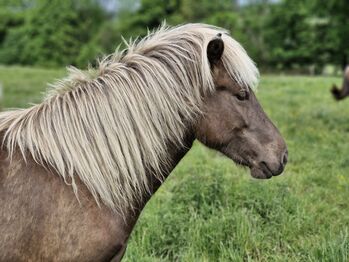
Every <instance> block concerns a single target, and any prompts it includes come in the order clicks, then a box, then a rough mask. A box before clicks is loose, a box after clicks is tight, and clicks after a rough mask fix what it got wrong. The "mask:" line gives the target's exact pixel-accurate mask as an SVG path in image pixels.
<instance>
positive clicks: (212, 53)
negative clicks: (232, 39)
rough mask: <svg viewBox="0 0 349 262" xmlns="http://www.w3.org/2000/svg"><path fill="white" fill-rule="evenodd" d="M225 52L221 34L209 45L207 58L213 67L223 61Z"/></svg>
mask: <svg viewBox="0 0 349 262" xmlns="http://www.w3.org/2000/svg"><path fill="white" fill-rule="evenodd" d="M223 51H224V42H223V40H222V34H221V33H219V34H217V36H215V37H214V38H213V39H212V40H211V41H210V42H209V43H208V45H207V57H208V60H209V61H210V63H211V65H214V64H216V63H217V62H218V61H219V59H221V57H222V54H223Z"/></svg>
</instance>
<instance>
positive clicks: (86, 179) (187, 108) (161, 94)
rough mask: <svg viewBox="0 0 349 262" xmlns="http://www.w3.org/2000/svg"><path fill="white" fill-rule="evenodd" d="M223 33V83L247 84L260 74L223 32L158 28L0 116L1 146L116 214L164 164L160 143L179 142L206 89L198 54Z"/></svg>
mask: <svg viewBox="0 0 349 262" xmlns="http://www.w3.org/2000/svg"><path fill="white" fill-rule="evenodd" d="M217 33H223V36H222V37H223V41H224V43H225V49H224V53H223V58H222V61H223V64H224V66H225V68H226V70H227V71H228V72H229V74H230V75H231V77H233V78H235V80H236V81H237V82H238V83H239V84H241V85H245V86H254V85H255V84H256V83H257V81H258V71H257V69H256V67H255V65H254V63H253V62H252V61H251V59H250V58H249V57H248V56H247V54H246V52H245V51H244V49H243V48H242V47H241V46H240V44H238V43H237V42H236V41H235V40H234V39H232V38H231V37H230V36H229V35H228V34H227V32H226V31H225V30H224V29H221V28H217V27H213V26H209V25H204V24H187V25H182V26H178V27H172V28H171V27H166V26H162V27H161V28H160V29H158V30H156V31H154V32H150V33H148V35H147V36H146V37H145V38H144V39H142V40H140V41H137V42H131V43H129V46H128V48H127V50H124V51H122V52H118V51H117V52H115V53H114V54H112V55H110V56H108V57H106V58H105V59H103V60H102V61H101V62H99V66H98V68H95V69H89V70H87V71H80V70H78V69H75V68H70V69H69V75H68V77H67V78H65V79H63V80H61V81H59V82H58V83H56V84H55V85H54V86H53V88H52V89H51V90H49V91H48V93H47V95H46V98H45V99H44V101H43V102H42V103H40V104H38V105H35V106H32V107H31V108H28V109H18V110H13V111H8V112H3V113H1V114H0V132H3V133H4V134H5V135H4V140H3V146H4V147H5V149H6V150H7V151H8V153H9V156H10V157H12V156H13V154H14V153H15V152H17V151H19V152H20V153H21V154H22V155H23V158H24V159H26V158H27V157H28V156H31V157H32V158H33V159H34V160H35V161H36V162H37V163H38V164H40V165H43V166H45V167H48V168H53V169H54V170H55V171H56V172H57V173H58V174H59V175H60V176H62V177H63V178H64V180H65V181H66V183H69V184H71V185H72V187H73V189H74V192H75V193H76V194H77V193H78V188H77V185H76V179H77V178H79V179H80V180H81V181H82V182H83V183H84V184H85V185H86V187H87V188H88V189H89V191H90V192H91V193H92V195H93V196H94V197H95V199H96V201H97V202H99V201H102V202H103V203H104V204H105V205H107V206H109V207H110V208H111V209H113V210H114V211H116V212H121V213H123V212H124V211H125V210H126V209H129V208H132V207H134V205H135V203H136V202H137V201H138V200H139V197H140V196H142V195H144V194H143V193H144V192H147V191H149V177H148V176H147V173H146V171H147V170H148V171H149V170H152V171H153V172H154V175H155V176H157V178H158V179H160V180H161V179H162V177H161V170H160V168H161V166H162V165H163V164H164V163H166V162H167V159H166V155H167V154H166V152H165V150H166V147H165V146H164V145H165V144H166V143H167V142H168V141H171V142H173V143H178V144H180V143H181V142H182V139H183V135H184V132H185V128H186V124H185V123H188V122H190V121H194V120H195V117H196V116H197V115H198V114H200V108H201V105H202V98H203V97H204V95H205V94H208V93H209V92H211V91H213V90H214V84H213V79H212V75H211V69H210V65H209V61H208V59H207V55H206V47H207V44H208V43H209V41H210V40H211V39H212V38H213V37H214V36H216V35H217Z"/></svg>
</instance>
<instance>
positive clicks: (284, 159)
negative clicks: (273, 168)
mask: <svg viewBox="0 0 349 262" xmlns="http://www.w3.org/2000/svg"><path fill="white" fill-rule="evenodd" d="M287 159H288V151H287V150H286V151H285V153H284V155H283V157H282V165H283V166H285V165H286V164H287Z"/></svg>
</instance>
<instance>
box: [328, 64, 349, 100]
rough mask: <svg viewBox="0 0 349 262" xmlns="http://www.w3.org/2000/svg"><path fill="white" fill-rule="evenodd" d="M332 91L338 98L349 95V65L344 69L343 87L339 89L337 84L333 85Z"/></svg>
mask: <svg viewBox="0 0 349 262" xmlns="http://www.w3.org/2000/svg"><path fill="white" fill-rule="evenodd" d="M331 92H332V94H333V96H334V98H335V99H336V100H342V99H344V98H346V97H347V96H349V66H347V67H346V68H345V70H344V76H343V84H342V88H341V89H339V88H338V87H337V86H336V85H333V87H332V89H331Z"/></svg>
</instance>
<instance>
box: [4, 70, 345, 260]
mask: <svg viewBox="0 0 349 262" xmlns="http://www.w3.org/2000/svg"><path fill="white" fill-rule="evenodd" d="M64 75H65V72H64V70H48V69H32V68H23V67H0V82H1V83H2V85H3V86H4V97H5V99H4V101H3V106H4V107H6V108H13V107H27V106H29V104H30V103H37V102H39V101H40V99H41V97H42V92H44V90H45V89H46V86H47V85H46V83H52V82H54V79H56V78H60V77H62V76H64ZM333 83H336V84H337V85H340V84H341V79H340V78H339V77H306V76H282V75H278V76H276V75H266V76H262V78H261V83H260V86H259V88H258V91H257V96H258V98H259V100H260V102H261V104H262V106H263V108H264V109H265V111H266V112H267V114H268V115H269V116H270V118H271V119H272V120H273V122H274V123H275V124H276V125H277V127H278V128H279V129H280V131H281V133H282V135H283V136H284V138H285V140H286V142H287V145H288V148H289V163H288V165H287V167H286V170H285V172H284V173H283V175H281V176H278V177H275V178H272V179H271V180H266V181H261V180H255V179H253V178H251V177H250V174H249V171H248V170H247V169H244V168H241V167H237V166H236V165H235V164H234V163H233V162H232V161H231V160H229V159H227V158H225V157H224V156H222V155H221V154H219V153H217V152H214V151H211V150H208V149H207V148H205V147H204V146H202V145H201V144H200V143H198V142H196V143H195V145H194V147H193V148H192V149H191V151H190V152H189V153H188V155H187V156H186V157H185V158H184V159H183V160H182V161H181V163H180V164H179V165H178V166H177V168H176V169H175V171H174V172H173V173H172V174H171V175H170V177H169V179H168V180H167V181H166V182H165V183H164V185H163V186H162V187H161V188H160V190H159V191H158V192H157V193H156V195H155V196H154V197H153V198H152V200H151V201H150V202H149V204H148V205H147V206H146V208H145V209H144V212H143V214H142V215H141V217H140V219H139V222H138V224H137V226H136V228H135V230H134V232H133V234H132V236H131V239H130V241H129V246H128V249H127V252H126V255H125V258H124V261H268V262H270V261H331V262H332V261H348V260H349V235H348V234H349V201H348V197H349V99H348V100H347V101H346V100H345V101H343V102H340V103H337V102H335V101H334V100H333V99H332V97H331V94H330V92H329V88H330V87H331V85H332V84H333Z"/></svg>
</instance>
